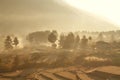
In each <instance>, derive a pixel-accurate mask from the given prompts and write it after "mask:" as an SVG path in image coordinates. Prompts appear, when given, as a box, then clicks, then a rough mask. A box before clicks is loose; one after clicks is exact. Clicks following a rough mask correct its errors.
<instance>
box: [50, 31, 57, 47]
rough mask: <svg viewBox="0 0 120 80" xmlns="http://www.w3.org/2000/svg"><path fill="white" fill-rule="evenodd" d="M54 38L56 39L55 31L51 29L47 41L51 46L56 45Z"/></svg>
mask: <svg viewBox="0 0 120 80" xmlns="http://www.w3.org/2000/svg"><path fill="white" fill-rule="evenodd" d="M56 40H57V32H54V31H52V32H51V33H50V34H49V36H48V41H49V42H51V43H52V46H53V47H56V46H57V45H56V44H55V42H56Z"/></svg>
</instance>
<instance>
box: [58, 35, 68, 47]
mask: <svg viewBox="0 0 120 80" xmlns="http://www.w3.org/2000/svg"><path fill="white" fill-rule="evenodd" d="M65 38H66V37H65V35H64V34H61V35H60V40H59V46H60V48H63V46H64V44H65Z"/></svg>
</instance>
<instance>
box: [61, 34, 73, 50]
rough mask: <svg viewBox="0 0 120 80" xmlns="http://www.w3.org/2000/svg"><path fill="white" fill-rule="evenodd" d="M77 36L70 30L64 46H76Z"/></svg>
mask: <svg viewBox="0 0 120 80" xmlns="http://www.w3.org/2000/svg"><path fill="white" fill-rule="evenodd" d="M74 41H75V36H74V34H73V33H72V32H70V33H69V34H68V35H67V36H66V39H65V42H64V46H63V48H66V49H72V48H73V47H74Z"/></svg>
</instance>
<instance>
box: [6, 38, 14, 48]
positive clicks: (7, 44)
mask: <svg viewBox="0 0 120 80" xmlns="http://www.w3.org/2000/svg"><path fill="white" fill-rule="evenodd" d="M4 44H5V49H6V50H8V49H12V48H13V46H12V39H11V37H10V36H7V37H6V39H5V43H4Z"/></svg>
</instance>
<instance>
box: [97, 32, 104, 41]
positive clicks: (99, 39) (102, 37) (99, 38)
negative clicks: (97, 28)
mask: <svg viewBox="0 0 120 80" xmlns="http://www.w3.org/2000/svg"><path fill="white" fill-rule="evenodd" d="M98 41H104V36H103V34H102V33H100V34H99V35H98Z"/></svg>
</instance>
